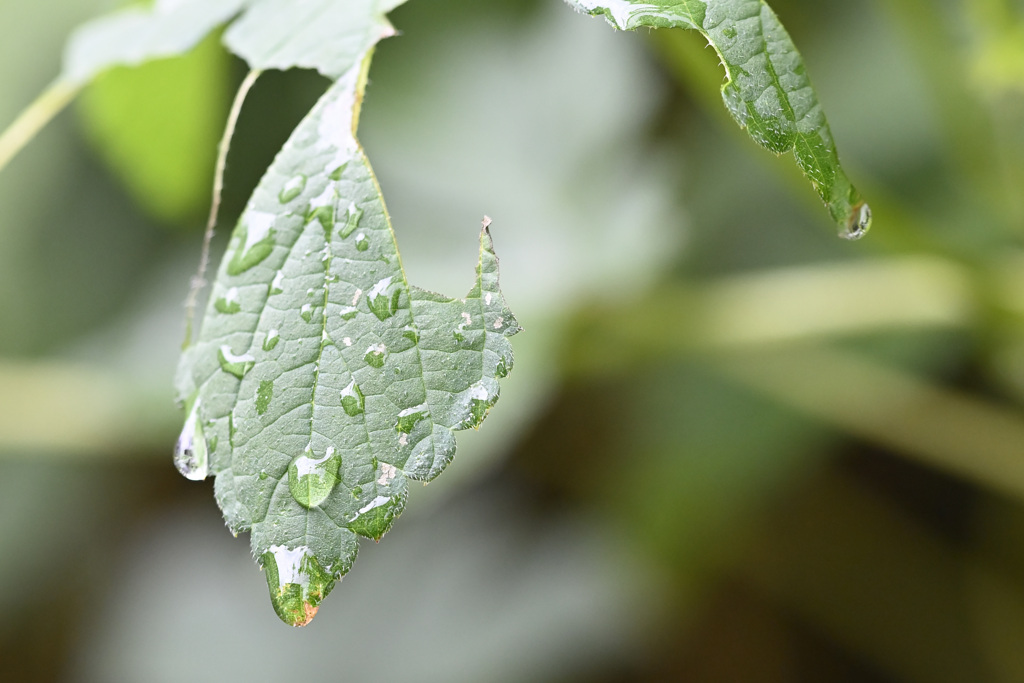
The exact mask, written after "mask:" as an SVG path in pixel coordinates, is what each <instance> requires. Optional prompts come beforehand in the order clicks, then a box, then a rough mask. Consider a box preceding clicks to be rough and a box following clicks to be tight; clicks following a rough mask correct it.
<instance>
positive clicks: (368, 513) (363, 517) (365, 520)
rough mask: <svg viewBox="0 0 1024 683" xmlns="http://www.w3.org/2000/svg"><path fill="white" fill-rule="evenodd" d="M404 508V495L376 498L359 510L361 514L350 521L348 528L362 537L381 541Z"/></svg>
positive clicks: (358, 513)
mask: <svg viewBox="0 0 1024 683" xmlns="http://www.w3.org/2000/svg"><path fill="white" fill-rule="evenodd" d="M404 508H405V496H404V495H401V494H396V495H392V496H376V497H375V498H374V499H373V500H371V501H369V502H368V503H367V504H366V505H364V506H363V507H361V508H359V512H357V513H356V515H355V517H353V518H352V519H351V521H349V523H348V528H349V529H351V530H352V531H354V532H356V533H357V534H359V535H360V536H364V537H366V538H372V539H374V540H380V537H381V536H383V535H384V534H386V533H387V531H388V529H390V528H391V525H393V524H394V523H395V519H397V518H398V515H400V514H402V510H403V509H404Z"/></svg>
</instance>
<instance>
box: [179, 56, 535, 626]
mask: <svg viewBox="0 0 1024 683" xmlns="http://www.w3.org/2000/svg"><path fill="white" fill-rule="evenodd" d="M359 81H360V70H359V67H355V68H353V69H352V70H350V72H349V73H347V74H345V75H344V76H343V77H342V78H340V79H339V80H338V81H337V82H336V83H335V84H334V85H333V86H331V88H330V89H329V90H328V91H327V93H326V94H325V95H324V96H323V98H322V99H321V100H320V102H319V103H318V104H317V105H316V106H315V107H314V109H313V110H312V111H311V112H310V114H309V115H308V116H307V117H306V118H305V120H303V122H302V123H300V124H299V126H298V127H297V128H296V129H295V131H294V133H293V134H292V136H291V138H290V139H289V140H288V142H287V143H286V144H285V146H284V148H283V149H282V150H281V152H280V154H279V155H278V157H277V159H276V160H275V161H274V163H273V164H272V165H271V167H270V169H269V170H268V172H267V174H266V176H265V177H264V178H263V180H262V182H261V183H260V185H259V186H258V188H257V189H256V191H255V193H254V195H253V197H252V199H251V200H250V203H249V205H248V206H247V208H246V210H245V212H244V213H243V215H242V217H241V219H240V222H239V225H238V228H237V229H236V230H235V233H234V235H233V236H232V238H231V241H230V244H229V246H228V251H227V254H226V256H225V257H224V260H223V263H222V264H221V267H220V270H219V272H218V275H217V278H216V281H215V282H214V284H213V289H212V292H211V296H210V305H209V307H208V310H207V313H206V316H205V318H204V321H203V325H202V328H201V330H200V333H199V339H198V341H197V343H196V344H195V345H193V346H192V347H190V348H188V349H187V350H186V351H185V353H184V355H183V357H182V363H181V365H180V367H179V381H178V384H179V387H178V388H179V393H180V398H181V399H182V400H183V401H184V402H185V403H186V405H187V406H188V418H187V421H186V426H185V429H184V431H183V432H182V436H181V439H180V440H179V444H178V448H177V453H178V465H179V468H180V469H181V470H182V471H183V473H185V474H186V476H190V477H192V478H197V479H199V478H203V477H205V476H207V475H208V474H209V475H213V476H214V477H215V478H216V479H215V492H216V496H217V501H218V503H219V504H220V506H221V509H222V510H223V511H224V516H225V518H226V520H227V522H228V524H229V526H230V527H231V529H232V531H234V532H236V533H237V532H239V531H246V530H249V531H251V532H252V547H253V552H254V554H255V555H256V557H257V558H259V561H260V563H261V564H262V566H263V567H264V569H265V570H266V574H267V579H268V582H269V583H270V589H271V597H272V600H273V603H274V607H275V609H276V610H277V613H278V615H279V616H280V617H281V618H282V619H283V620H284V621H286V622H287V623H290V624H293V625H303V624H305V623H307V622H308V621H309V620H310V619H311V618H312V616H313V615H314V614H315V613H316V610H317V608H318V607H319V604H320V602H321V601H322V600H323V598H324V597H325V596H326V595H327V593H328V592H330V590H331V588H332V587H333V586H334V584H335V582H336V581H337V580H338V579H339V578H340V577H341V576H342V575H343V574H344V573H346V572H347V571H348V570H349V568H350V567H351V565H352V562H353V560H354V559H355V556H356V551H357V537H358V536H364V537H367V538H373V539H379V538H380V537H381V536H382V535H383V534H384V533H385V532H386V531H387V530H388V529H389V528H390V527H391V525H392V523H393V522H394V520H395V518H396V517H397V516H398V515H399V514H400V513H401V511H402V509H403V507H404V506H405V502H406V497H407V491H408V483H409V480H423V481H427V480H430V479H433V478H434V477H436V476H437V475H438V474H440V472H441V471H442V470H443V469H444V468H445V467H446V466H447V464H448V463H449V462H450V461H451V459H452V457H453V455H454V453H455V437H454V434H453V432H454V431H456V430H459V429H466V428H468V427H477V426H478V425H479V424H480V423H481V421H482V420H483V418H484V416H485V415H486V413H487V411H488V410H489V409H490V407H491V406H492V405H493V404H494V403H495V401H497V398H498V379H500V378H501V377H504V376H505V375H506V374H507V373H508V372H509V370H510V369H511V367H512V349H511V345H510V343H509V341H508V339H507V337H509V336H511V335H513V334H515V333H516V332H517V331H518V330H519V327H518V325H517V324H516V321H515V318H514V317H513V316H512V314H511V313H510V312H509V310H508V308H507V307H506V305H505V301H504V299H503V298H502V295H501V292H500V290H499V288H498V265H497V259H496V257H495V255H494V252H493V250H492V247H491V239H490V235H489V233H488V231H487V229H486V227H485V228H484V230H482V231H481V234H480V261H479V264H478V267H477V278H476V282H475V284H474V285H473V287H472V289H471V290H470V292H469V294H467V295H466V297H465V298H464V299H449V298H446V297H443V296H440V295H437V294H432V293H429V292H425V291H422V290H419V289H417V288H414V287H410V286H409V285H408V283H407V282H406V278H405V273H404V271H403V270H402V266H401V262H400V260H399V256H398V251H397V247H396V244H395V239H394V234H393V232H392V229H391V225H390V222H389V219H388V216H387V214H386V212H385V208H384V204H383V201H382V199H381V196H380V191H379V188H378V187H377V184H376V181H375V179H374V177H373V174H372V171H371V170H370V167H369V164H368V162H367V160H366V157H365V156H364V154H363V152H362V150H361V149H360V147H359V145H358V143H357V142H356V140H355V137H354V135H353V117H354V111H355V110H356V109H357V102H358V99H359V96H360V92H359V91H360V88H361V86H360V84H359Z"/></svg>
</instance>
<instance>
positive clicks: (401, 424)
mask: <svg viewBox="0 0 1024 683" xmlns="http://www.w3.org/2000/svg"><path fill="white" fill-rule="evenodd" d="M428 417H430V412H429V411H428V410H427V406H426V405H424V404H422V403H421V404H420V405H418V406H413V407H412V408H406V409H405V410H403V411H402V412H400V413H398V422H397V423H396V424H395V430H396V431H399V432H401V433H403V434H411V433H412V430H413V428H414V427H415V426H416V424H417V423H418V422H419V421H420V420H425V419H427V418H428Z"/></svg>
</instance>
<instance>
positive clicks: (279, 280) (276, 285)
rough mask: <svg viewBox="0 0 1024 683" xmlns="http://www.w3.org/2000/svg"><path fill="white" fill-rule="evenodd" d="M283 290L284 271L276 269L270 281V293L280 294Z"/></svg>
mask: <svg viewBox="0 0 1024 683" xmlns="http://www.w3.org/2000/svg"><path fill="white" fill-rule="evenodd" d="M283 291H284V273H283V272H281V271H280V270H279V271H277V275H275V276H274V279H273V281H272V282H271V283H270V294H272V295H273V294H280V293H281V292H283Z"/></svg>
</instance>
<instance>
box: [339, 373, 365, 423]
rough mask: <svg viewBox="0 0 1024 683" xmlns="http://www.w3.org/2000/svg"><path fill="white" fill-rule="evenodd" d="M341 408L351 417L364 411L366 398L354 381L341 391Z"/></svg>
mask: <svg viewBox="0 0 1024 683" xmlns="http://www.w3.org/2000/svg"><path fill="white" fill-rule="evenodd" d="M341 407H342V408H343V409H344V410H345V412H346V413H348V414H349V415H350V416H352V417H355V416H356V415H361V414H362V413H363V411H364V410H366V397H365V396H363V392H362V390H361V389H360V388H359V385H358V384H356V381H355V380H352V382H351V383H350V384H349V385H348V386H347V387H345V388H344V389H342V390H341Z"/></svg>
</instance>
